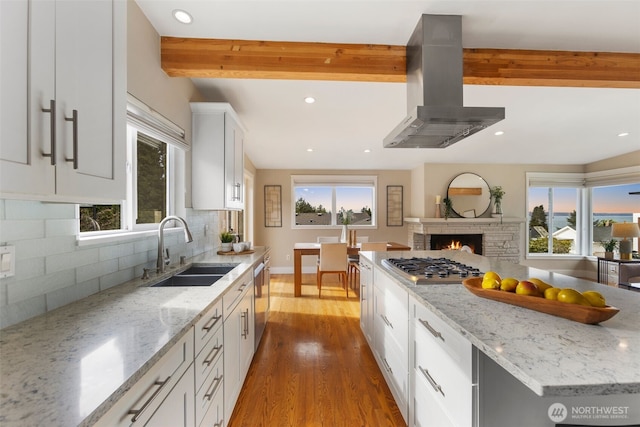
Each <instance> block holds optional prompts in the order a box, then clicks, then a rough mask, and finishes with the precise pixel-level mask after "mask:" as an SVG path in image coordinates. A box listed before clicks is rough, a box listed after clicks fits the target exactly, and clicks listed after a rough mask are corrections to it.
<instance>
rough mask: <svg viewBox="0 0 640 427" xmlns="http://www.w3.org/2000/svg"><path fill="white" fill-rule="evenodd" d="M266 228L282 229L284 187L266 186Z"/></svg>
mask: <svg viewBox="0 0 640 427" xmlns="http://www.w3.org/2000/svg"><path fill="white" fill-rule="evenodd" d="M264 226H265V227H282V186H281V185H265V186H264Z"/></svg>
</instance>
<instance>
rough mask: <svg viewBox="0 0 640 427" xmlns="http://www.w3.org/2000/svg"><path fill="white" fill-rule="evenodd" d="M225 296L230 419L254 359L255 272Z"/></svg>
mask: <svg viewBox="0 0 640 427" xmlns="http://www.w3.org/2000/svg"><path fill="white" fill-rule="evenodd" d="M236 288H237V289H231V290H230V291H229V292H227V293H226V294H225V295H224V297H223V299H222V300H223V305H224V414H225V417H226V418H227V419H229V418H231V414H232V413H233V408H234V407H235V405H236V401H237V400H238V396H239V395H240V390H241V389H242V385H243V384H244V379H245V377H246V375H247V371H248V370H249V365H251V360H252V359H253V353H254V345H255V342H254V341H255V331H254V329H255V325H254V312H253V273H252V272H247V273H245V274H244V275H243V276H242V277H241V279H240V280H239V281H238V282H237V286H236Z"/></svg>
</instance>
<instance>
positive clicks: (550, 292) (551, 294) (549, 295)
mask: <svg viewBox="0 0 640 427" xmlns="http://www.w3.org/2000/svg"><path fill="white" fill-rule="evenodd" d="M561 290H562V289H560V288H547V289H545V290H544V297H545V299H550V300H555V301H557V300H558V294H559V293H560V291H561Z"/></svg>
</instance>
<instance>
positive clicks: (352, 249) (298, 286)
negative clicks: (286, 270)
mask: <svg viewBox="0 0 640 427" xmlns="http://www.w3.org/2000/svg"><path fill="white" fill-rule="evenodd" d="M387 250H388V251H410V250H411V247H410V246H407V245H403V244H402V243H396V242H388V243H387ZM358 252H360V244H359V243H358V244H357V245H356V246H347V254H349V255H357V254H358ZM304 255H315V256H318V255H320V243H294V245H293V295H294V296H296V297H299V296H302V257H303V256H304Z"/></svg>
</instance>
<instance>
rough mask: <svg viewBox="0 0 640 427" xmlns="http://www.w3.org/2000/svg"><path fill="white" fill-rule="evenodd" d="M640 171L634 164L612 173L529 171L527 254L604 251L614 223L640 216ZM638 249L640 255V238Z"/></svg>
mask: <svg viewBox="0 0 640 427" xmlns="http://www.w3.org/2000/svg"><path fill="white" fill-rule="evenodd" d="M629 169H631V170H629ZM639 175H640V173H638V171H637V170H634V169H633V168H626V169H624V170H620V171H612V172H610V173H608V174H607V173H593V174H575V173H571V174H569V173H568V174H547V173H531V174H527V182H528V193H527V208H528V209H527V210H528V216H527V225H528V227H527V228H528V230H527V237H528V243H529V245H528V251H527V255H528V256H533V257H535V256H540V255H545V256H571V255H573V256H575V255H578V256H589V255H602V254H604V247H603V244H604V242H606V241H609V240H611V239H612V237H611V227H612V225H613V224H614V223H622V222H639V221H640V176H639ZM604 184H611V185H604ZM633 250H634V255H633V256H634V257H636V258H638V257H639V255H638V243H637V241H634V247H633Z"/></svg>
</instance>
